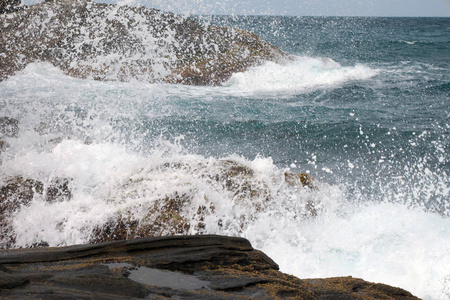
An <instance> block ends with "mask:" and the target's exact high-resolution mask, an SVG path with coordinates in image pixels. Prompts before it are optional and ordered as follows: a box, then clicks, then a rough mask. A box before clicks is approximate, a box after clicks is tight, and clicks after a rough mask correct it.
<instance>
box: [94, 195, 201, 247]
mask: <svg viewBox="0 0 450 300" xmlns="http://www.w3.org/2000/svg"><path fill="white" fill-rule="evenodd" d="M190 200H191V198H190V197H188V196H187V195H178V194H175V195H174V196H173V197H166V198H163V199H160V200H156V201H154V203H153V205H152V206H151V207H149V208H145V209H146V212H147V213H146V215H145V216H144V218H142V219H141V220H134V219H133V211H132V210H128V211H125V212H122V213H118V214H116V215H115V216H113V217H111V218H109V220H108V221H107V222H106V223H105V224H104V225H102V226H98V227H96V228H95V229H94V230H93V232H92V237H93V238H92V239H91V242H104V241H115V240H124V239H134V238H144V237H153V236H163V235H174V234H185V233H187V232H188V230H189V228H190V226H191V225H190V222H189V220H188V219H187V217H186V216H183V214H182V209H183V206H184V205H186V203H189V202H190ZM143 209H144V208H143ZM199 213H201V212H199Z"/></svg>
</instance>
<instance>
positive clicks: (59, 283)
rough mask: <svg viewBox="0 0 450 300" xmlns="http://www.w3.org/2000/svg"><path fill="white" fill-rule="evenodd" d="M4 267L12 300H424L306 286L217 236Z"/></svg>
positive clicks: (401, 293) (397, 292)
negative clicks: (144, 299)
mask: <svg viewBox="0 0 450 300" xmlns="http://www.w3.org/2000/svg"><path fill="white" fill-rule="evenodd" d="M0 264H1V266H2V269H1V270H0V288H1V289H2V297H5V298H11V299H36V298H42V299H79V298H83V299H142V298H146V299H166V298H178V299H214V300H216V299H311V300H316V299H317V300H318V299H360V300H364V299H405V300H406V299H408V300H413V299H418V298H416V297H414V296H413V295H412V294H411V293H409V292H407V291H405V290H402V289H399V288H395V287H391V286H388V285H384V284H376V283H371V282H367V281H364V280H362V279H357V278H352V277H339V278H328V279H299V278H296V277H294V276H290V275H287V274H284V273H282V272H280V271H278V265H277V264H276V263H275V262H274V261H273V260H272V259H270V258H269V257H268V256H267V255H265V254H264V253H262V252H261V251H258V250H255V249H253V247H252V246H251V244H250V243H249V242H248V241H247V240H245V239H243V238H237V237H224V236H216V235H203V236H170V237H159V238H148V239H140V240H129V241H116V242H106V243H99V244H95V245H77V246H69V247H62V248H34V249H15V250H14V249H11V250H0ZM138 275H139V276H138ZM180 278H182V280H180Z"/></svg>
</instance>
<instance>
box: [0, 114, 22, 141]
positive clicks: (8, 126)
mask: <svg viewBox="0 0 450 300" xmlns="http://www.w3.org/2000/svg"><path fill="white" fill-rule="evenodd" d="M18 135H19V121H18V120H16V119H13V118H8V117H1V118H0V137H2V136H3V137H17V136H18Z"/></svg>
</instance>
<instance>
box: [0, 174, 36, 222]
mask: <svg viewBox="0 0 450 300" xmlns="http://www.w3.org/2000/svg"><path fill="white" fill-rule="evenodd" d="M43 191H44V185H43V184H42V183H41V182H39V181H36V180H33V179H25V178H23V177H21V176H18V177H13V178H10V179H8V180H7V181H6V184H5V185H3V186H2V187H1V188H0V215H4V214H11V213H12V212H14V211H16V210H17V209H19V208H20V207H21V206H27V205H28V204H29V203H30V202H31V200H33V197H34V195H35V194H41V195H42V194H43Z"/></svg>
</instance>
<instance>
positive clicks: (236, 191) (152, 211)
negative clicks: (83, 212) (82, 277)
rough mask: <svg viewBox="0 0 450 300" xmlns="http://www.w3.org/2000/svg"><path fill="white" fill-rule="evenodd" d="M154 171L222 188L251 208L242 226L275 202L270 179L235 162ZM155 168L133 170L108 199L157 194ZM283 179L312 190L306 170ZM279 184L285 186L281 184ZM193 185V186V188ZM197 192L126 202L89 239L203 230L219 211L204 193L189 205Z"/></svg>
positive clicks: (309, 212)
mask: <svg viewBox="0 0 450 300" xmlns="http://www.w3.org/2000/svg"><path fill="white" fill-rule="evenodd" d="M154 169H157V170H158V173H159V172H162V173H164V172H165V171H167V172H169V173H172V172H175V173H176V174H183V173H185V174H188V175H187V176H189V178H191V179H192V180H193V181H195V180H197V179H199V180H201V182H203V183H204V184H205V185H207V186H210V187H213V188H214V187H218V190H219V191H221V192H223V191H226V192H227V193H228V195H227V197H228V198H229V199H231V200H230V201H233V203H234V205H240V206H243V207H247V208H249V209H248V213H247V214H245V215H242V216H240V217H241V219H240V220H239V223H240V229H241V230H243V229H244V228H245V227H246V226H247V225H248V223H249V220H252V219H255V218H257V215H258V213H261V212H264V211H265V210H266V208H267V206H270V205H271V203H272V201H273V195H272V194H271V190H270V188H269V187H268V182H265V181H263V180H260V179H259V178H257V176H256V174H255V171H254V170H253V169H252V168H250V167H248V166H245V165H243V164H241V163H239V162H237V161H234V160H219V161H213V162H207V161H205V162H202V161H196V162H193V163H188V162H184V163H171V164H163V165H159V166H155V167H154ZM154 169H151V170H147V171H140V172H139V173H137V174H134V176H133V177H132V178H130V179H129V180H128V182H127V183H126V184H124V185H123V186H122V187H120V188H119V189H118V191H115V192H114V194H113V198H111V200H110V201H111V202H119V203H122V202H124V201H128V200H127V199H135V198H138V199H147V198H148V199H151V198H155V195H154V193H155V192H154V190H153V189H152V188H151V187H152V184H151V183H152V181H153V180H164V179H161V178H154V177H153V176H152V175H151V174H153V171H154ZM282 175H283V174H282ZM161 176H163V175H161ZM166 180H167V182H166V183H165V184H170V183H169V182H170V180H171V178H170V177H169V178H167V179H166ZM282 180H284V184H286V185H289V186H292V187H294V188H300V189H301V188H304V189H308V190H312V189H316V187H315V186H314V185H313V179H312V178H311V177H310V176H309V175H308V174H304V173H301V174H296V173H292V172H286V173H284V178H282ZM147 183H148V184H147ZM277 184H283V182H282V181H281V182H279V183H277ZM149 187H150V188H149ZM192 188H193V189H194V190H195V187H192ZM195 196H196V194H195V192H194V193H189V192H186V193H178V192H175V193H174V194H171V195H170V194H169V195H166V196H164V197H161V198H159V199H152V200H148V201H140V202H139V204H137V205H129V206H128V207H127V209H124V210H121V211H118V212H117V213H115V214H114V215H113V216H111V217H109V219H108V220H107V221H106V222H105V223H103V224H100V225H98V226H96V227H95V228H94V229H93V232H92V235H91V242H104V241H113V240H122V239H133V238H145V237H152V236H164V235H174V234H187V233H189V232H192V231H190V229H194V232H197V233H203V232H204V229H205V223H204V220H205V218H206V217H207V216H208V215H218V213H219V212H217V211H216V208H215V205H214V203H212V202H211V201H209V199H207V197H206V196H204V197H205V198H204V199H203V200H204V201H202V202H201V203H200V204H198V206H196V207H194V208H192V203H198V201H196V200H195V199H194V197H195ZM316 204H317V203H315V202H313V201H312V200H309V199H308V200H306V201H305V203H304V209H303V211H302V215H301V216H299V217H302V218H310V217H315V216H317V214H318V211H317V210H318V208H317V207H316ZM319 206H320V205H319ZM217 226H218V227H219V228H223V226H224V225H223V220H222V218H221V217H218V218H217Z"/></svg>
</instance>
